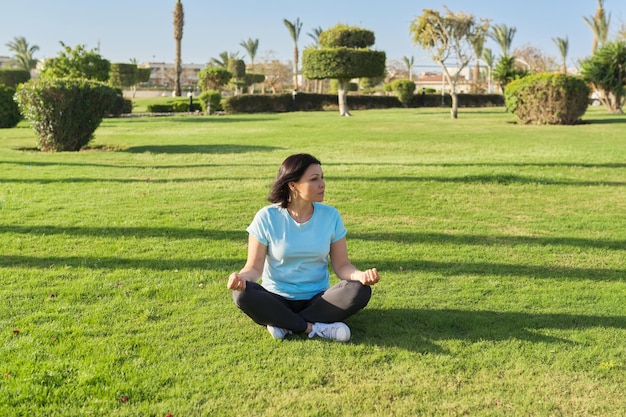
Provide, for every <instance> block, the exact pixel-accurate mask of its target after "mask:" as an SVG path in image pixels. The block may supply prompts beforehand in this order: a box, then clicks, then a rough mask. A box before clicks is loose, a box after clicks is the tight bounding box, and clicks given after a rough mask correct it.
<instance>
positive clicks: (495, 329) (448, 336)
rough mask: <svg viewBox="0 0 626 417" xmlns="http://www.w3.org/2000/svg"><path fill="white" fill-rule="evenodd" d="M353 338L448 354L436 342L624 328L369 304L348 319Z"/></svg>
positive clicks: (573, 318)
mask: <svg viewBox="0 0 626 417" xmlns="http://www.w3.org/2000/svg"><path fill="white" fill-rule="evenodd" d="M348 323H349V324H350V326H351V327H352V328H353V329H354V331H353V333H354V334H355V335H356V337H355V338H354V340H355V343H361V344H371V345H378V346H389V347H398V348H401V349H406V350H410V351H415V352H422V353H436V354H446V353H448V352H447V351H446V349H444V348H443V347H441V346H440V345H439V344H438V343H437V342H438V341H445V340H460V341H467V342H472V343H476V342H481V341H496V342H498V341H505V340H513V339H516V340H523V341H528V342H533V343H571V344H574V343H575V342H572V341H570V340H568V339H565V338H560V337H555V336H549V335H546V334H543V332H544V331H550V330H580V329H587V328H594V327H599V328H613V329H626V317H615V316H586V315H576V314H539V313H537V314H535V313H520V312H496V311H471V310H454V309H441V310H430V309H393V308H392V309H370V308H366V309H364V310H362V311H360V312H359V313H357V314H356V315H354V316H352V317H351V318H350V319H348Z"/></svg>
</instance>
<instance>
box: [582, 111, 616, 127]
mask: <svg viewBox="0 0 626 417" xmlns="http://www.w3.org/2000/svg"><path fill="white" fill-rule="evenodd" d="M610 116H611V117H608V118H606V119H585V118H584V119H583V124H594V125H609V124H623V123H626V117H624V115H623V114H620V115H610Z"/></svg>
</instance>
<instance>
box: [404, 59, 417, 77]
mask: <svg viewBox="0 0 626 417" xmlns="http://www.w3.org/2000/svg"><path fill="white" fill-rule="evenodd" d="M402 61H403V62H404V65H405V66H406V71H407V72H408V73H409V80H410V81H413V65H414V64H415V57H413V56H411V58H408V57H406V56H403V57H402Z"/></svg>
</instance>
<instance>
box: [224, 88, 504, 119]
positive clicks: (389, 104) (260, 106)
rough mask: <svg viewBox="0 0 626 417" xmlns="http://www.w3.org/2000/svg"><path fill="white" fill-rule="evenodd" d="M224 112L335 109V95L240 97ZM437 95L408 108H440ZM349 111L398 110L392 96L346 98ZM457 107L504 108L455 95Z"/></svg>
mask: <svg viewBox="0 0 626 417" xmlns="http://www.w3.org/2000/svg"><path fill="white" fill-rule="evenodd" d="M223 101H224V104H223V106H224V110H225V111H226V112H227V113H231V114H235V113H280V112H289V111H321V110H337V107H338V103H337V95H335V94H309V93H298V94H297V95H296V96H295V100H294V98H293V96H292V95H291V94H275V95H257V94H254V95H240V96H233V97H230V98H227V99H224V100H223ZM441 105H442V103H441V94H424V95H422V94H416V95H414V96H413V98H412V99H411V101H410V102H409V107H441ZM450 105H451V100H450V95H448V94H446V95H444V106H446V107H449V106H450ZM348 106H349V108H350V110H367V109H387V108H394V107H402V103H400V101H399V100H398V98H397V97H395V96H374V95H350V99H349V100H348ZM459 106H460V107H495V106H504V97H503V96H502V95H500V94H459Z"/></svg>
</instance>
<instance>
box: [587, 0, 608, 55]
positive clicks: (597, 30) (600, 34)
mask: <svg viewBox="0 0 626 417" xmlns="http://www.w3.org/2000/svg"><path fill="white" fill-rule="evenodd" d="M583 20H584V21H585V23H586V24H587V26H589V29H591V32H592V33H593V43H592V44H591V53H592V54H595V52H596V50H597V49H598V48H599V47H601V46H602V45H604V44H605V43H606V40H607V39H608V37H609V26H610V25H611V14H610V13H609V14H608V16H607V14H606V13H605V12H604V0H598V8H597V9H596V14H595V15H593V16H591V17H586V16H583Z"/></svg>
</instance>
